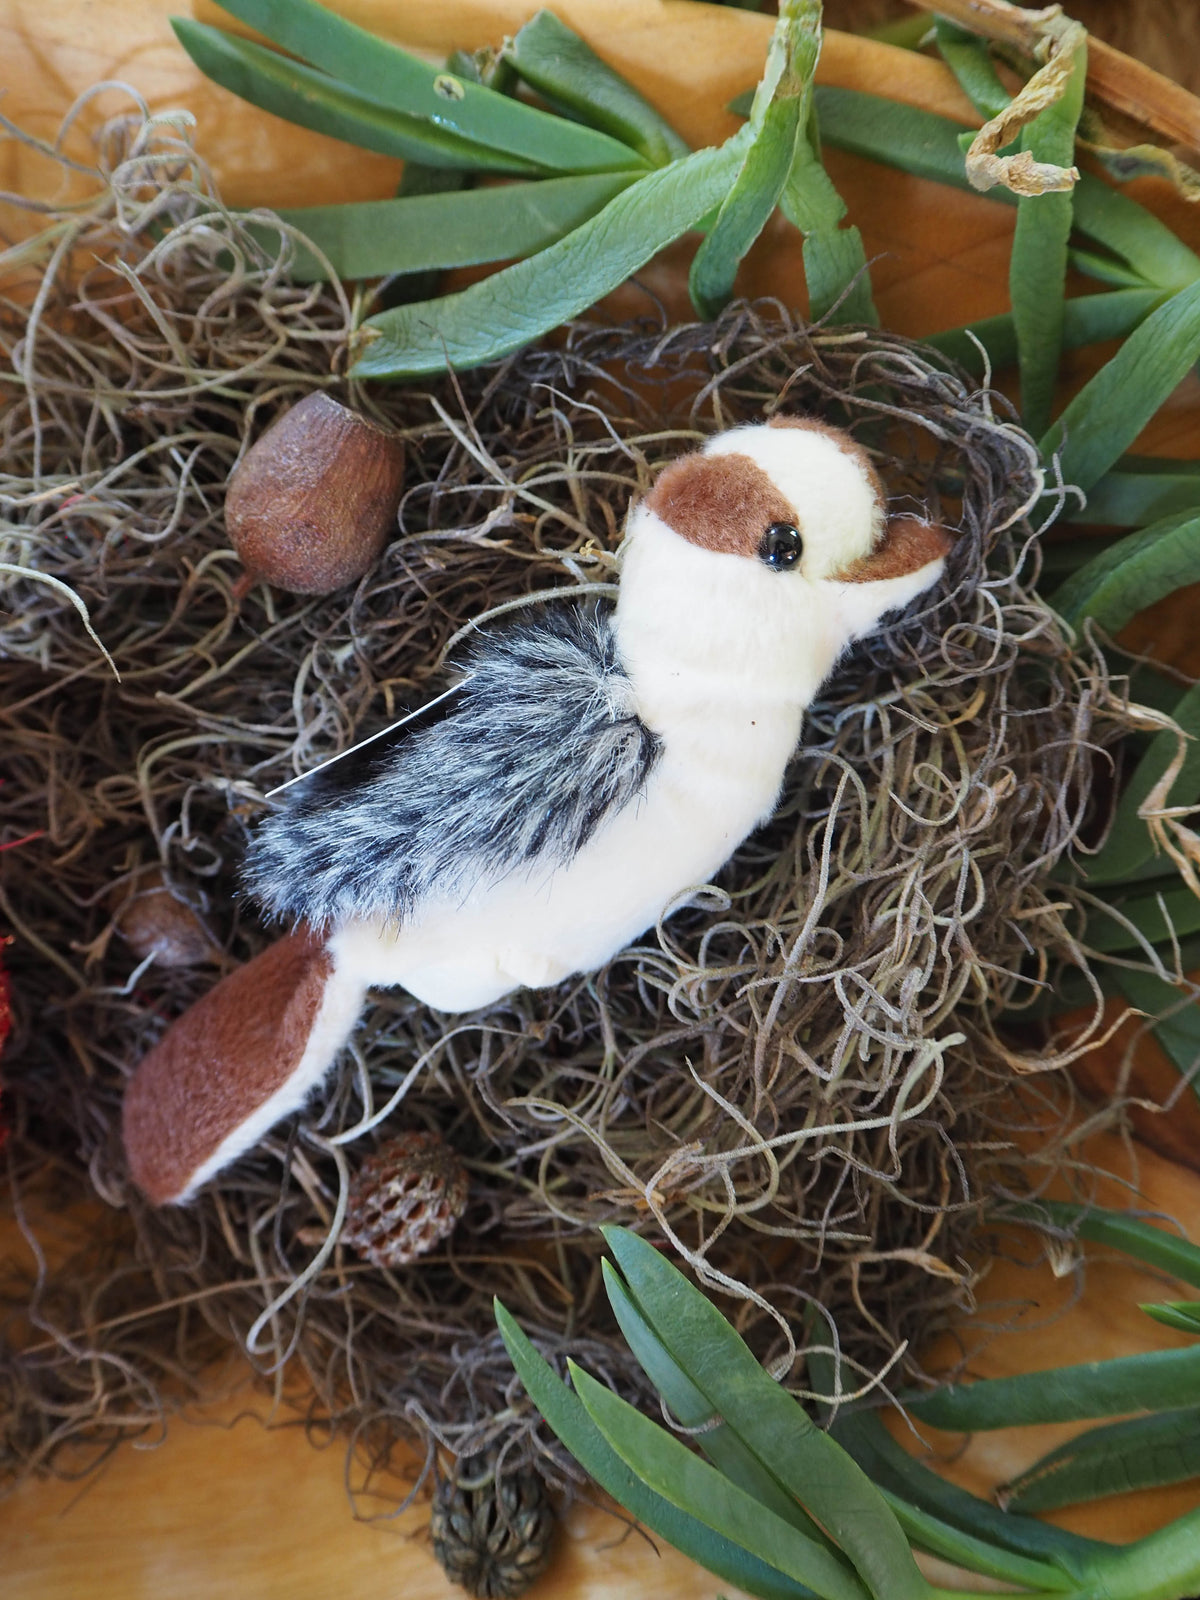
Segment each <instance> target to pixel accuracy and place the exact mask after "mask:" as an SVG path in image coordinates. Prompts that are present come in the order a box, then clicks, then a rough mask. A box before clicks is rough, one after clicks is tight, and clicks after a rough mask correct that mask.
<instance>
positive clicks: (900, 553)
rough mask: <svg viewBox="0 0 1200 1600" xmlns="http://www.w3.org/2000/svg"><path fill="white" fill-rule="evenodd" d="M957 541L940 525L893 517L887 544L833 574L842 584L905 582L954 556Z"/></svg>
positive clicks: (910, 518)
mask: <svg viewBox="0 0 1200 1600" xmlns="http://www.w3.org/2000/svg"><path fill="white" fill-rule="evenodd" d="M953 548H954V540H953V539H952V538H951V537H950V535H949V534H948V533H947V532H946V530H945V528H941V527H938V526H937V524H936V523H932V522H919V521H918V520H917V518H916V517H891V518H889V520H888V524H887V529H886V531H885V533H884V536H883V542H882V544H880V545H879V546H878V547H877V548H876V549H875V550H873V551H872V552H871V554H870V555H869V556H863V557H862V559H861V560H859V561H855V562H852V563H851V565H850V566H848V567H846V568H845V569H844V570H843V571H841V572H835V573H833V574H832V576H833V577H834V578H836V579H837V581H838V582H839V583H878V582H879V581H880V579H882V578H903V577H904V576H905V575H906V574H907V573H910V572H916V571H917V570H918V569H919V568H920V567H924V566H928V564H929V562H931V561H937V560H938V559H939V558H940V557H942V556H946V555H949V554H950V551H951V550H952V549H953Z"/></svg>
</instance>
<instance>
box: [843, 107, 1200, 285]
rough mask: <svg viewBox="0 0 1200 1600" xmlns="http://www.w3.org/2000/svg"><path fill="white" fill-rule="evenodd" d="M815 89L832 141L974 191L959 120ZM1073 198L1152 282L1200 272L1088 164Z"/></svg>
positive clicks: (1083, 215)
mask: <svg viewBox="0 0 1200 1600" xmlns="http://www.w3.org/2000/svg"><path fill="white" fill-rule="evenodd" d="M815 96H816V102H817V110H818V113H819V114H820V118H821V134H822V137H823V138H824V139H825V140H826V142H827V143H829V144H832V145H835V146H836V147H837V148H838V149H839V150H850V151H852V152H853V153H854V154H855V155H861V156H866V157H867V158H868V160H871V161H882V162H884V163H885V164H886V165H887V166H892V167H899V168H901V170H902V171H904V172H911V173H914V174H915V175H916V176H917V177H921V178H931V179H933V180H934V181H935V182H937V183H948V184H951V185H953V187H955V188H957V189H966V190H970V192H972V193H975V192H976V191H974V190H971V186H970V184H969V183H968V181H967V174H966V165H965V162H964V160H963V152H962V149H961V147H960V145H959V142H958V141H959V135H960V134H961V133H962V132H963V127H962V124H961V123H958V122H952V121H951V120H950V118H949V117H939V116H938V115H937V114H936V113H934V112H932V111H920V110H918V109H917V108H916V107H914V106H903V105H899V104H898V103H897V102H896V101H894V100H886V99H884V98H883V97H882V96H880V95H873V94H864V93H863V92H862V91H861V90H858V89H835V88H831V87H829V86H827V85H823V84H822V85H818V87H817V89H816V90H815ZM980 199H981V201H991V202H995V203H997V204H1000V205H1015V204H1016V196H1015V195H1013V194H1011V193H1010V192H1009V191H1008V190H1007V189H1004V188H1002V187H1000V186H997V187H996V188H994V189H989V190H988V191H987V193H986V194H985V195H980ZM1073 205H1074V219H1075V228H1076V230H1077V231H1078V232H1080V233H1082V234H1086V235H1087V237H1088V238H1089V239H1091V240H1093V241H1094V242H1095V243H1096V244H1100V245H1103V247H1104V248H1105V249H1106V250H1109V251H1111V252H1112V254H1113V255H1115V256H1118V257H1119V258H1120V259H1121V260H1122V261H1124V262H1126V263H1127V265H1128V266H1130V267H1131V268H1132V269H1133V270H1134V271H1135V272H1136V273H1137V274H1138V276H1139V277H1140V278H1141V279H1143V280H1144V281H1145V282H1146V283H1149V284H1153V285H1155V286H1156V287H1158V288H1161V289H1167V290H1171V291H1175V290H1178V289H1181V288H1183V287H1185V286H1186V285H1187V284H1190V283H1194V282H1195V281H1196V280H1197V279H1198V278H1200V256H1197V255H1196V254H1195V252H1194V251H1192V250H1189V249H1188V247H1187V245H1185V244H1184V243H1183V241H1182V240H1181V239H1178V238H1177V237H1176V236H1175V234H1173V233H1172V232H1171V230H1170V228H1168V227H1167V225H1166V223H1165V222H1160V221H1159V220H1158V218H1157V217H1156V216H1154V215H1153V214H1152V213H1151V212H1149V211H1147V210H1146V208H1145V207H1144V206H1140V205H1138V203H1137V202H1136V201H1135V200H1131V199H1130V198H1129V196H1128V195H1125V194H1119V193H1118V192H1117V191H1116V190H1115V189H1112V188H1110V187H1109V185H1108V184H1106V183H1105V182H1103V180H1102V179H1100V178H1095V177H1093V176H1092V175H1091V174H1090V173H1087V172H1085V173H1084V174H1083V175H1082V177H1081V178H1080V180H1079V182H1078V183H1077V184H1076V185H1075V188H1074V191H1073Z"/></svg>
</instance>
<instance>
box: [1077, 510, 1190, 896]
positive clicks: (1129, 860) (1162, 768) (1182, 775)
mask: <svg viewBox="0 0 1200 1600" xmlns="http://www.w3.org/2000/svg"><path fill="white" fill-rule="evenodd" d="M1198 531H1200V524H1198ZM1197 560H1198V564H1197V571H1196V577H1197V578H1198V579H1200V542H1198V544H1197ZM1171 714H1172V716H1173V717H1174V719H1175V721H1176V722H1177V723H1178V724H1179V726H1180V728H1182V730H1183V731H1184V733H1185V734H1190V735H1191V739H1190V742H1189V743H1188V744H1187V746H1186V748H1185V753H1184V757H1183V764H1182V766H1181V767H1180V769H1179V772H1178V775H1177V776H1176V778H1175V780H1174V782H1173V783H1172V785H1171V789H1170V793H1169V794H1168V795H1167V797H1166V801H1165V804H1167V805H1170V806H1181V805H1182V806H1190V805H1195V803H1196V801H1197V800H1198V799H1200V684H1195V685H1193V687H1192V688H1190V689H1188V690H1187V691H1186V693H1184V694H1182V695H1180V697H1179V700H1178V701H1177V703H1176V704H1175V706H1174V708H1173V710H1172V713H1171ZM1178 754H1179V739H1178V736H1177V735H1176V734H1174V733H1171V732H1169V731H1168V732H1164V733H1160V734H1156V735H1155V737H1154V738H1153V739H1152V740H1151V741H1150V748H1149V749H1148V750H1147V751H1146V753H1145V755H1144V756H1143V757H1142V759H1141V760H1140V761H1139V762H1138V764H1137V767H1136V768H1135V769H1134V772H1133V774H1132V775H1131V777H1130V779H1129V782H1128V783H1127V784H1126V785H1125V788H1124V790H1123V791H1122V794H1121V799H1120V801H1119V803H1118V805H1117V810H1116V815H1115V816H1114V817H1113V822H1112V827H1111V828H1110V829H1109V833H1108V838H1107V839H1106V840H1105V841H1104V846H1103V848H1102V849H1101V850H1099V851H1098V852H1097V854H1096V855H1094V856H1091V857H1089V858H1088V859H1087V860H1086V862H1085V865H1084V871H1085V875H1086V878H1087V882H1088V885H1089V887H1090V886H1093V885H1095V884H1099V883H1115V882H1119V881H1120V880H1122V879H1124V878H1128V877H1129V875H1130V873H1131V872H1136V871H1137V869H1138V868H1139V867H1140V866H1142V865H1143V863H1144V862H1147V861H1149V860H1151V859H1152V858H1153V856H1154V841H1153V839H1152V838H1151V836H1150V829H1149V828H1148V827H1147V826H1146V823H1145V822H1144V821H1143V820H1142V818H1141V817H1139V816H1138V808H1139V807H1140V806H1142V805H1143V804H1144V803H1145V801H1146V800H1147V799H1148V798H1149V795H1150V792H1151V790H1152V789H1154V788H1155V787H1156V785H1157V784H1158V783H1160V782H1161V780H1162V779H1163V777H1164V776H1165V774H1166V772H1167V770H1168V769H1169V767H1170V766H1171V764H1172V763H1173V762H1174V761H1175V760H1176V759H1177V757H1178Z"/></svg>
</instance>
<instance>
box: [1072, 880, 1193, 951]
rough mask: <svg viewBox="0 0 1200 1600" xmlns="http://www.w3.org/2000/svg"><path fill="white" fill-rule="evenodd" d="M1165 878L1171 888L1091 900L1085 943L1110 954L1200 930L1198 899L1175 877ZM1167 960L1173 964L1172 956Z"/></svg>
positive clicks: (1091, 947)
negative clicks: (1099, 900)
mask: <svg viewBox="0 0 1200 1600" xmlns="http://www.w3.org/2000/svg"><path fill="white" fill-rule="evenodd" d="M1166 881H1167V882H1169V883H1170V884H1171V885H1172V887H1170V888H1160V889H1155V888H1151V889H1150V890H1149V891H1148V892H1146V893H1144V894H1130V895H1120V896H1118V895H1116V894H1113V895H1112V896H1111V898H1110V899H1108V900H1107V901H1106V902H1105V904H1104V905H1100V904H1095V903H1094V904H1093V907H1092V909H1091V910H1090V912H1089V915H1088V922H1087V931H1086V934H1085V940H1084V942H1085V943H1086V944H1087V945H1088V947H1089V948H1090V949H1092V950H1096V951H1099V952H1100V953H1101V954H1102V955H1111V954H1113V953H1114V952H1116V951H1135V950H1137V949H1139V948H1140V947H1141V946H1142V945H1143V944H1150V945H1154V946H1158V945H1162V946H1164V947H1165V948H1169V947H1170V945H1171V943H1172V941H1173V940H1175V939H1177V938H1181V937H1183V936H1185V935H1187V934H1194V933H1196V932H1198V931H1200V900H1198V899H1197V898H1196V896H1195V895H1194V894H1193V893H1192V891H1191V890H1190V889H1189V888H1187V887H1186V886H1181V885H1179V879H1178V877H1177V876H1172V877H1171V878H1170V879H1168V880H1166ZM1110 911H1115V912H1118V913H1119V914H1120V920H1119V919H1118V917H1116V916H1112V915H1109V914H1108V913H1109V912H1110ZM1130 924H1131V925H1132V928H1131V927H1130V926H1129V925H1130ZM1133 928H1136V929H1137V932H1136V933H1134V932H1133V931H1132V929H1133ZM1139 935H1140V938H1139ZM1168 960H1169V961H1170V962H1171V964H1173V958H1172V957H1168ZM1168 970H1170V967H1169V966H1168Z"/></svg>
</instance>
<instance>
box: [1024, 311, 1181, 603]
mask: <svg viewBox="0 0 1200 1600" xmlns="http://www.w3.org/2000/svg"><path fill="white" fill-rule="evenodd" d="M1197 288H1198V289H1200V285H1197ZM1198 306H1200V302H1198ZM1155 315H1156V316H1157V315H1158V313H1157V312H1156V313H1155ZM1146 326H1148V324H1147V323H1143V324H1142V328H1145V327H1146ZM1141 331H1142V329H1141V328H1139V330H1138V333H1141ZM1137 337H1138V334H1137V333H1135V334H1131V335H1130V338H1129V339H1128V340H1127V341H1126V345H1125V346H1124V347H1123V348H1127V347H1128V345H1129V344H1130V343H1132V341H1133V340H1134V339H1136V338H1137ZM1118 354H1119V352H1118ZM1113 359H1114V360H1116V359H1117V357H1115V356H1114V358H1113ZM1109 365H1110V366H1111V365H1112V363H1111V362H1110V363H1109ZM1107 370H1108V368H1107V367H1105V368H1102V369H1101V372H1100V373H1099V374H1098V375H1097V376H1103V373H1104V372H1106V371H1107ZM1094 381H1095V380H1093V382H1094ZM1089 387H1090V386H1089ZM1084 392H1085V393H1086V390H1085V391H1084ZM1068 409H1069V408H1068ZM1067 448H1068V449H1069V448H1070V446H1068V447H1067ZM1069 465H1070V463H1069V462H1068V461H1067V459H1066V455H1065V453H1064V470H1065V469H1066V468H1067V467H1068V466H1069ZM1067 481H1068V482H1071V481H1073V480H1072V479H1071V478H1069V477H1068V479H1067ZM1198 579H1200V515H1197V516H1188V514H1187V513H1186V512H1185V513H1179V512H1175V513H1173V514H1172V515H1171V516H1168V517H1164V518H1163V519H1162V520H1161V521H1160V522H1154V523H1151V525H1150V526H1149V527H1148V528H1143V529H1141V530H1140V531H1139V532H1138V533H1131V534H1128V535H1127V536H1126V537H1125V538H1123V539H1118V540H1117V541H1116V543H1114V544H1110V545H1109V546H1108V547H1107V548H1106V549H1104V550H1103V551H1101V553H1100V554H1099V555H1097V556H1096V558H1095V559H1094V560H1093V561H1089V562H1088V563H1087V564H1086V565H1085V566H1082V567H1080V569H1079V570H1078V572H1076V573H1075V574H1074V576H1073V577H1071V578H1069V579H1068V580H1067V582H1066V583H1064V584H1063V586H1062V587H1061V588H1060V589H1056V590H1055V592H1054V593H1053V594H1052V595H1051V596H1050V597H1049V599H1050V604H1051V605H1052V606H1053V607H1054V609H1055V610H1056V611H1057V612H1058V614H1059V616H1060V617H1062V618H1064V620H1065V621H1067V622H1069V623H1070V624H1071V626H1072V627H1075V628H1077V627H1079V626H1080V625H1081V624H1082V623H1083V622H1084V620H1085V619H1086V618H1088V617H1090V618H1092V619H1093V620H1094V621H1095V622H1096V623H1098V624H1099V626H1100V627H1102V628H1103V629H1104V630H1105V632H1106V633H1110V634H1113V633H1117V632H1119V630H1120V629H1121V628H1123V627H1124V626H1125V624H1126V623H1127V622H1129V621H1130V620H1131V619H1132V618H1133V617H1136V616H1137V614H1138V612H1139V611H1144V610H1145V608H1146V607H1147V606H1149V605H1153V604H1154V602H1155V601H1156V600H1161V599H1162V598H1163V596H1164V595H1168V594H1172V593H1173V592H1174V591H1175V590H1176V589H1180V588H1182V587H1183V586H1184V585H1185V584H1188V583H1195V582H1196V581H1197V580H1198Z"/></svg>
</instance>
